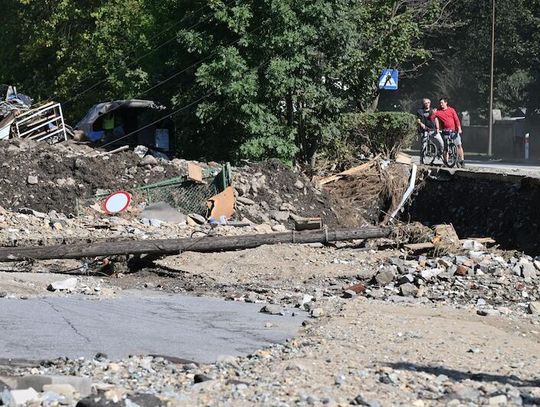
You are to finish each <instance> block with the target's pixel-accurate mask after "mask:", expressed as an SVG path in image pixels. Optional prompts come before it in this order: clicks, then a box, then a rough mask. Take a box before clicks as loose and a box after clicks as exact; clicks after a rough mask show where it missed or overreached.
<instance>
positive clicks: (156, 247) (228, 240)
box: [0, 227, 391, 262]
mask: <svg viewBox="0 0 540 407" xmlns="http://www.w3.org/2000/svg"><path fill="white" fill-rule="evenodd" d="M390 233H391V229H390V228H379V227H363V228H358V229H337V230H327V229H323V230H310V231H305V232H296V231H291V232H285V233H269V234H259V235H244V236H204V237H201V238H183V239H160V240H140V241H137V240H130V241H115V242H103V243H90V244H73V245H57V246H34V247H3V248H0V262H9V261H19V260H27V259H33V260H49V259H80V258H84V257H89V258H93V257H107V256H116V255H129V254H132V255H142V254H157V255H167V254H169V255H170V254H179V253H182V252H185V251H192V252H217V251H230V250H241V249H250V248H254V247H258V246H262V245H268V244H279V243H317V242H320V243H327V242H337V241H342V240H354V239H375V238H382V237H388V236H389V235H390Z"/></svg>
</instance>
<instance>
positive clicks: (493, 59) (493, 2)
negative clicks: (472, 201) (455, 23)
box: [488, 0, 495, 156]
mask: <svg viewBox="0 0 540 407" xmlns="http://www.w3.org/2000/svg"><path fill="white" fill-rule="evenodd" d="M491 1H492V11H491V77H490V80H491V83H490V86H489V135H488V137H489V142H488V143H489V145H488V155H489V156H491V155H492V154H493V76H494V75H493V74H494V70H495V0H491Z"/></svg>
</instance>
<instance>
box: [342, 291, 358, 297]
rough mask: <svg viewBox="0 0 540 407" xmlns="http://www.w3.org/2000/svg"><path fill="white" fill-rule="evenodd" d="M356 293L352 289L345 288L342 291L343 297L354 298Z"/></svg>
mask: <svg viewBox="0 0 540 407" xmlns="http://www.w3.org/2000/svg"><path fill="white" fill-rule="evenodd" d="M357 295H358V294H356V293H355V292H354V291H353V290H345V291H343V298H354V297H356V296H357Z"/></svg>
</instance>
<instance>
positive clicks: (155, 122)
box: [101, 53, 283, 148]
mask: <svg viewBox="0 0 540 407" xmlns="http://www.w3.org/2000/svg"><path fill="white" fill-rule="evenodd" d="M282 55H283V53H279V54H278V56H282ZM271 62H272V59H271V58H270V59H269V60H268V61H267V62H262V63H260V64H259V65H257V66H256V67H255V70H259V69H260V68H261V67H262V66H264V65H266V64H269V63H271ZM214 93H216V90H213V91H211V92H208V93H207V94H206V95H204V96H201V97H200V98H198V99H197V100H194V101H193V102H190V103H188V104H187V105H185V106H182V107H180V108H178V109H176V110H174V111H172V112H171V113H168V114H166V115H165V116H162V117H160V118H159V119H157V120H155V121H153V122H151V123H149V124H147V125H145V126H143V127H140V128H138V129H136V130H133V131H132V132H130V133H128V134H125V135H124V136H122V137H119V138H116V139H114V140H112V141H110V142H109V143H106V144H104V145H102V146H101V147H102V148H104V147H108V146H110V145H111V144H114V143H117V142H118V141H119V140H123V139H125V138H127V137H129V136H132V135H133V134H136V133H138V132H139V131H142V130H145V129H147V128H149V127H151V126H153V125H154V124H157V123H159V122H161V121H163V120H165V119H167V118H170V117H172V116H174V115H176V114H178V113H180V112H181V111H183V110H186V109H189V108H190V107H192V106H194V105H195V104H197V103H199V102H201V101H202V100H204V99H206V98H207V97H209V96H211V95H213V94H214ZM114 110H115V109H113V110H111V112H112V111H114ZM108 113H110V112H108Z"/></svg>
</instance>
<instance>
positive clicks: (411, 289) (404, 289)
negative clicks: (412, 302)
mask: <svg viewBox="0 0 540 407" xmlns="http://www.w3.org/2000/svg"><path fill="white" fill-rule="evenodd" d="M399 293H400V294H401V295H402V296H404V297H414V296H415V295H416V294H418V288H417V287H416V286H415V285H414V284H411V283H405V284H402V285H400V286H399Z"/></svg>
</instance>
